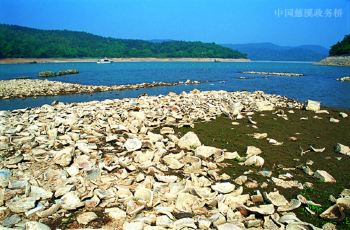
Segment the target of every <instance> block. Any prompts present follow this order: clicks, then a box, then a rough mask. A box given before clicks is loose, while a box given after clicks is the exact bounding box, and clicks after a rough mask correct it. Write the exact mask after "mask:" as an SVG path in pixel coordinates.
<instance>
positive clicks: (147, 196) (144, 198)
mask: <svg viewBox="0 0 350 230" xmlns="http://www.w3.org/2000/svg"><path fill="white" fill-rule="evenodd" d="M134 198H135V199H136V200H138V201H139V202H142V203H145V204H146V205H147V206H148V207H152V203H153V192H152V190H150V189H147V188H144V187H142V186H141V185H140V186H138V187H137V188H136V190H135V194H134Z"/></svg>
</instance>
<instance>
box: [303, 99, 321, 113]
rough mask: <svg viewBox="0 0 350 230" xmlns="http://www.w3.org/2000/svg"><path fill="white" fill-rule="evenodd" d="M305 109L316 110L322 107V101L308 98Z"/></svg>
mask: <svg viewBox="0 0 350 230" xmlns="http://www.w3.org/2000/svg"><path fill="white" fill-rule="evenodd" d="M305 109H306V110H308V111H314V112H316V111H318V110H320V109H321V103H320V102H318V101H312V100H308V101H307V103H306V106H305Z"/></svg>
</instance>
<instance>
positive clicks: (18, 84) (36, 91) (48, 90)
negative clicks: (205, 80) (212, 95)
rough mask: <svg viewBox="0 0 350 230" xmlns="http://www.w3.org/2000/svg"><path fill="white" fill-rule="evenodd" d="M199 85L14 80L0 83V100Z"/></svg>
mask: <svg viewBox="0 0 350 230" xmlns="http://www.w3.org/2000/svg"><path fill="white" fill-rule="evenodd" d="M199 83H200V82H199V81H191V80H187V81H179V82H152V83H140V84H130V85H113V86H94V85H81V84H72V83H64V82H59V81H48V80H29V79H15V80H4V81H0V99H11V98H26V97H37V96H55V95H66V94H79V93H95V92H107V91H118V90H128V89H141V88H151V87H159V86H175V85H180V84H199Z"/></svg>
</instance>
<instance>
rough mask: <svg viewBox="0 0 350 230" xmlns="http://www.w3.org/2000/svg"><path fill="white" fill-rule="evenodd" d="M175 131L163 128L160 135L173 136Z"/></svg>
mask: <svg viewBox="0 0 350 230" xmlns="http://www.w3.org/2000/svg"><path fill="white" fill-rule="evenodd" d="M174 133H175V131H174V129H173V128H171V127H163V128H161V129H160V134H162V135H164V134H174Z"/></svg>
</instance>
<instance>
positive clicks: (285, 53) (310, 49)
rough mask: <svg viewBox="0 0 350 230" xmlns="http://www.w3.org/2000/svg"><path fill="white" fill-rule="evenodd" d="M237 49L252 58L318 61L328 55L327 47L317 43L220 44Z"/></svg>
mask: <svg viewBox="0 0 350 230" xmlns="http://www.w3.org/2000/svg"><path fill="white" fill-rule="evenodd" d="M222 46H225V47H227V48H231V49H234V50H238V51H240V52H242V53H245V54H247V55H248V58H250V59H252V60H266V61H319V60H321V59H323V58H325V57H327V56H328V49H327V48H325V47H322V46H317V45H303V46H296V47H291V46H279V45H275V44H273V43H248V44H222Z"/></svg>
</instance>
